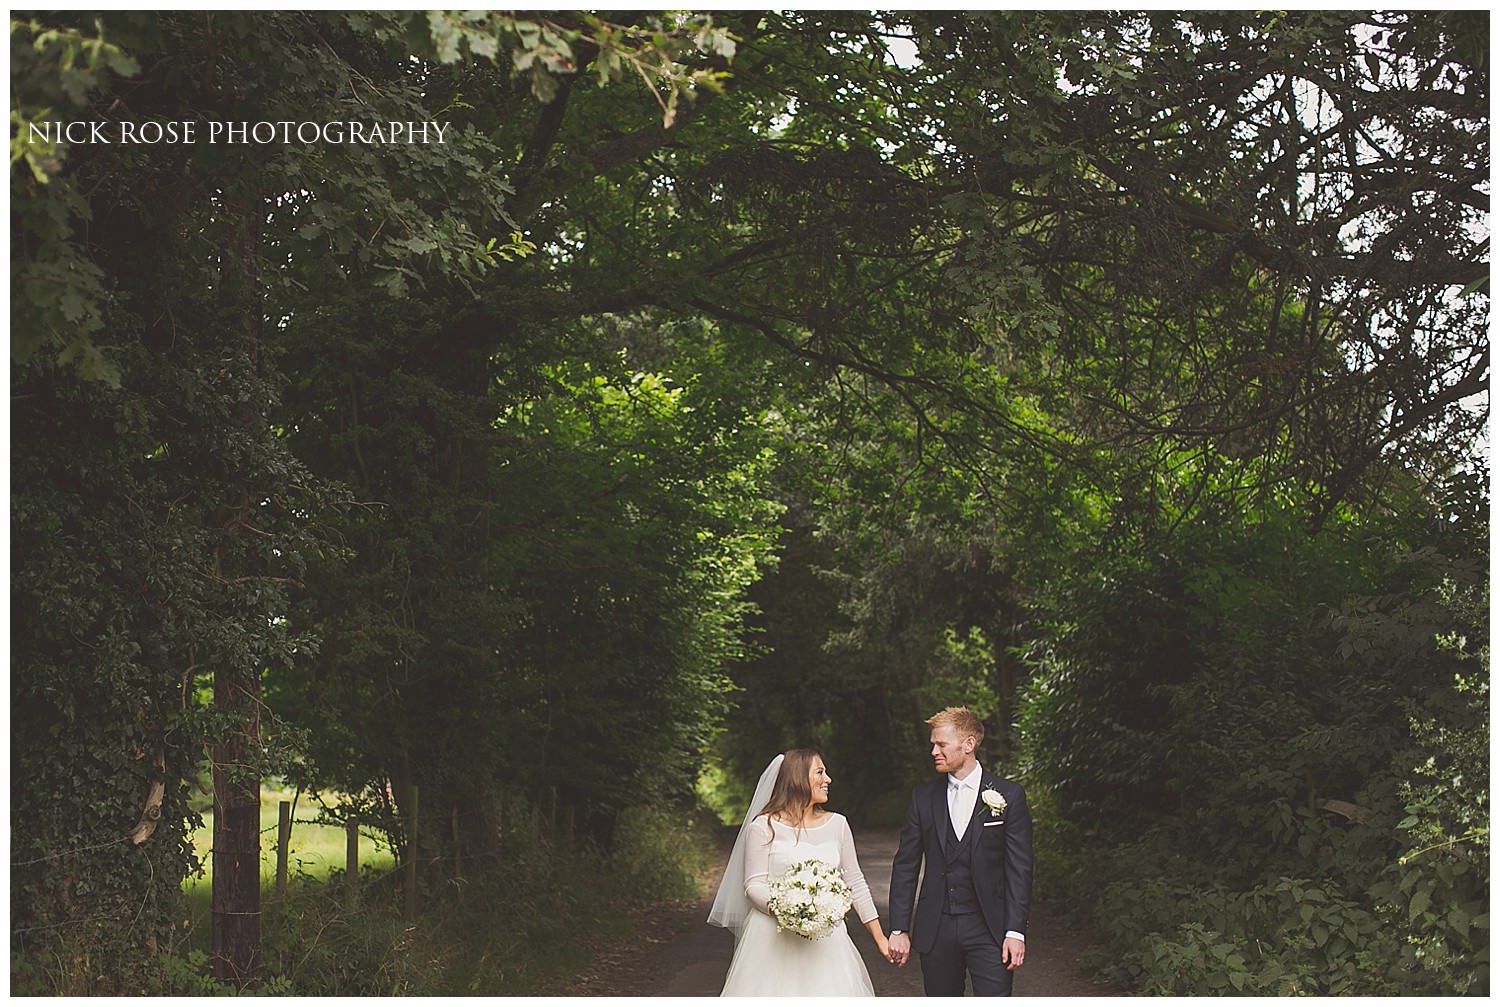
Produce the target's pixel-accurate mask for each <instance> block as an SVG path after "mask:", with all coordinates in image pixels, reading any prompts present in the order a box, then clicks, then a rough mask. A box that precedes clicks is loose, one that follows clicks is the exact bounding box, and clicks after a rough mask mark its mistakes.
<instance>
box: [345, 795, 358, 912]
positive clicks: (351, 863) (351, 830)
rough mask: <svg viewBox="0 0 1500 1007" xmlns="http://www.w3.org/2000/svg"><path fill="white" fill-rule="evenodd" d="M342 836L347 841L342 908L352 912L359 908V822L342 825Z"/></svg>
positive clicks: (348, 822)
mask: <svg viewBox="0 0 1500 1007" xmlns="http://www.w3.org/2000/svg"><path fill="white" fill-rule="evenodd" d="M344 835H345V837H346V838H347V840H348V844H347V852H346V853H345V855H344V906H345V909H346V911H348V912H353V911H354V910H356V909H358V908H359V820H358V819H356V818H351V819H349V820H348V821H347V822H345V823H344Z"/></svg>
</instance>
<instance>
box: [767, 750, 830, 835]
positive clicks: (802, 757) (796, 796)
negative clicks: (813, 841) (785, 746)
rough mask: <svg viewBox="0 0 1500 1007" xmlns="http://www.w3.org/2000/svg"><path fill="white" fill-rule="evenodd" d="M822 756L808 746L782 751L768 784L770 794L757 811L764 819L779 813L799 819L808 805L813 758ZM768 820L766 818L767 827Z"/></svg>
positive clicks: (810, 797) (789, 817)
mask: <svg viewBox="0 0 1500 1007" xmlns="http://www.w3.org/2000/svg"><path fill="white" fill-rule="evenodd" d="M822 757H823V756H822V755H821V754H820V753H818V752H816V751H814V750H813V749H811V748H794V749H792V750H791V751H790V752H783V753H782V756H781V769H780V770H778V771H777V773H776V782H775V783H774V784H772V785H771V796H770V797H769V798H768V799H767V800H766V806H765V807H763V808H761V809H760V813H761V814H762V815H765V816H766V817H767V818H768V819H769V818H774V817H775V816H777V815H781V816H782V817H784V818H787V819H790V820H793V821H798V822H800V821H803V820H804V818H805V817H806V815H807V809H808V808H809V807H811V806H812V784H811V783H809V782H808V780H809V779H810V778H811V777H812V766H813V760H814V759H821V758H822ZM770 827H771V823H770V822H769V821H767V822H766V828H767V829H769V828H770Z"/></svg>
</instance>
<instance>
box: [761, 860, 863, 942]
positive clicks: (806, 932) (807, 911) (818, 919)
mask: <svg viewBox="0 0 1500 1007" xmlns="http://www.w3.org/2000/svg"><path fill="white" fill-rule="evenodd" d="M853 901H854V899H853V896H851V894H850V892H849V886H848V885H846V884H845V883H844V876H843V875H842V874H841V873H839V870H838V868H836V867H830V866H829V865H828V864H825V863H823V862H822V861H821V860H804V861H803V862H802V863H800V864H796V865H794V866H792V867H789V868H787V871H786V873H785V874H783V875H781V877H779V878H777V879H775V880H774V881H772V882H771V900H770V909H771V915H772V916H774V917H775V918H776V929H777V930H790V931H791V932H792V933H794V934H798V935H799V936H802V937H806V938H807V939H808V940H810V941H816V940H821V939H822V938H824V937H827V936H828V935H829V934H830V933H832V932H833V928H834V927H836V926H838V925H839V921H841V920H842V919H843V918H844V914H845V913H847V912H848V911H849V906H850V905H852V904H853Z"/></svg>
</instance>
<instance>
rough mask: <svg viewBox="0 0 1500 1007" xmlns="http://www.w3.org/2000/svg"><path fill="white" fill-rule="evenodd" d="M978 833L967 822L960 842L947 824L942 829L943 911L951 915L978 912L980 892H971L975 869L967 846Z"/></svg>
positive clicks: (975, 825) (975, 826) (972, 890)
mask: <svg viewBox="0 0 1500 1007" xmlns="http://www.w3.org/2000/svg"><path fill="white" fill-rule="evenodd" d="M978 831H979V827H978V825H977V824H976V823H974V822H970V823H969V827H968V828H967V829H966V830H964V837H963V839H959V838H958V837H957V836H955V835H954V834H953V826H952V825H951V824H949V825H948V826H947V828H945V829H943V852H944V853H945V854H946V856H945V857H944V858H943V912H945V913H948V914H950V915H953V916H962V915H963V914H965V913H977V912H979V893H978V892H976V891H975V890H974V869H973V867H972V865H971V861H970V858H969V844H970V843H971V842H973V840H974V833H976V832H978Z"/></svg>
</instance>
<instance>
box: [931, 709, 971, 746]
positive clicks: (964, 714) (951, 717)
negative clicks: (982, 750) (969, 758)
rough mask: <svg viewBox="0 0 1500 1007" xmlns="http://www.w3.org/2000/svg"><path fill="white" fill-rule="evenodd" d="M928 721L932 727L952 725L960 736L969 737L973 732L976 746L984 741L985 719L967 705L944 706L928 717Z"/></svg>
mask: <svg viewBox="0 0 1500 1007" xmlns="http://www.w3.org/2000/svg"><path fill="white" fill-rule="evenodd" d="M927 723H928V724H929V725H930V726H932V727H942V726H944V725H947V726H949V727H952V728H953V729H954V730H955V731H957V732H958V736H959V737H960V738H967V737H968V736H969V735H971V734H972V735H973V736H974V745H975V747H978V746H979V745H981V744H983V743H984V721H982V720H980V719H979V717H978V716H976V715H975V713H974V711H972V710H970V709H969V708H968V707H966V706H948V707H944V708H943V709H942V710H939V711H938V712H937V713H934V714H933V715H932V716H930V717H928V718H927Z"/></svg>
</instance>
